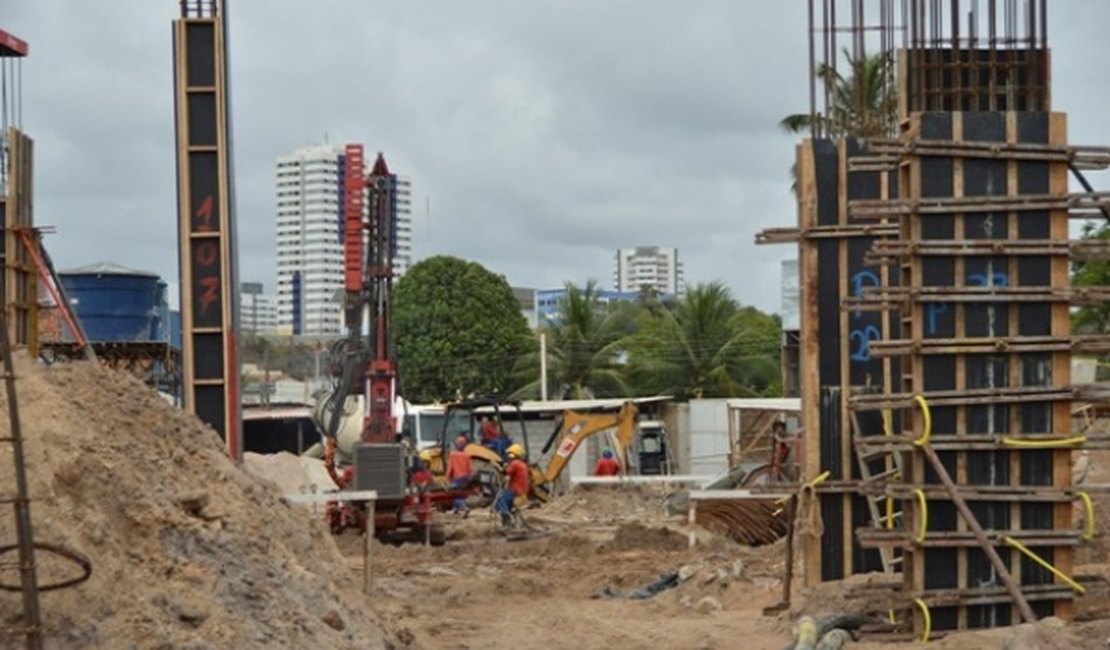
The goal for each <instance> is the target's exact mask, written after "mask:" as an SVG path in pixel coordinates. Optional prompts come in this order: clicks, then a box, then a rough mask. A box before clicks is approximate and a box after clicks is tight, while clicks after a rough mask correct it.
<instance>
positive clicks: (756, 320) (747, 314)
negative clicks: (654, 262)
mask: <svg viewBox="0 0 1110 650" xmlns="http://www.w3.org/2000/svg"><path fill="white" fill-rule="evenodd" d="M780 331H781V326H780V323H779V321H778V320H777V318H776V317H774V316H768V315H767V314H764V313H763V312H760V311H759V310H757V309H755V308H754V307H740V306H739V305H738V304H737V303H736V301H735V300H733V299H732V296H731V295H729V291H728V289H727V288H726V287H725V286H724V285H723V284H720V283H710V284H700V285H697V286H695V287H693V288H692V289H690V290H689V291H688V292H687V293H686V295H685V296H683V298H682V299H681V300H680V301H679V302H678V304H677V305H676V306H675V307H674V308H673V309H668V310H664V311H662V312H661V313H660V314H659V315H658V316H655V317H653V318H651V319H650V322H649V324H648V325H646V326H645V327H644V328H643V329H642V331H641V332H640V333H639V334H638V335H637V336H636V337H635V339H634V342H633V343H632V345H631V346H630V349H631V354H630V363H629V373H630V377H631V378H632V380H633V383H635V384H636V385H637V386H639V388H640V391H641V392H660V393H668V394H673V395H675V396H678V397H681V398H704V397H737V396H745V395H749V396H750V395H759V396H765V395H777V394H780V393H781V385H780V384H781V381H780V378H779V336H780Z"/></svg>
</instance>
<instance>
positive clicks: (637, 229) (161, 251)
mask: <svg viewBox="0 0 1110 650" xmlns="http://www.w3.org/2000/svg"><path fill="white" fill-rule="evenodd" d="M1050 4H1051V5H1053V6H1052V7H1051V9H1052V11H1053V13H1052V15H1051V16H1050V20H1049V23H1050V25H1049V36H1050V44H1051V45H1052V46H1053V78H1054V88H1053V104H1054V107H1055V108H1056V109H1057V110H1062V111H1066V112H1068V113H1069V115H1070V118H1069V121H1070V132H1071V140H1072V141H1073V142H1075V143H1082V144H1110V120H1108V119H1107V118H1108V115H1110V65H1108V64H1107V63H1106V62H1107V61H1108V60H1110V43H1108V42H1107V40H1106V37H1105V27H1106V25H1108V24H1110V2H1105V0H1068V2H1067V3H1050ZM177 13H178V3H177V2H176V1H175V0H114V1H113V2H91V1H78V0H65V1H63V0H0V29H5V30H7V31H10V32H12V33H13V34H15V35H17V36H19V37H21V38H23V39H24V40H26V41H28V42H29V43H30V46H31V56H30V58H29V59H28V60H27V61H26V62H25V63H24V65H23V73H24V82H23V106H24V120H23V123H24V127H25V129H26V130H27V131H28V132H29V133H30V134H31V135H32V136H33V137H34V138H35V142H36V151H35V153H36V170H35V181H36V185H35V191H36V196H35V200H36V203H35V206H36V221H37V222H38V223H39V224H48V225H53V226H56V227H57V234H55V235H51V236H50V237H49V239H48V240H47V245H48V246H49V249H50V251H51V254H52V255H53V256H54V258H55V261H56V263H57V264H58V265H59V266H60V267H62V268H66V267H72V266H79V265H83V264H87V263H91V262H96V261H114V262H117V263H120V264H124V265H126V266H131V267H135V268H141V269H147V270H152V271H155V272H157V273H159V274H161V275H162V276H163V277H164V278H166V279H167V280H168V281H170V282H175V281H176V276H177V266H176V254H177V248H176V221H175V219H176V217H175V209H176V208H175V201H176V196H175V190H174V188H175V176H174V174H175V170H174V125H173V81H172V60H171V32H170V25H171V21H172V20H173V19H174V18H175V17H176V15H177ZM229 15H230V19H231V25H230V30H231V34H230V42H231V83H232V101H233V115H232V119H233V128H234V137H235V150H234V165H235V175H236V176H235V180H236V184H237V192H238V196H237V200H238V214H237V219H238V231H239V262H240V276H241V279H243V280H257V281H262V282H264V283H265V284H266V285H267V290H268V291H272V290H273V288H274V282H275V277H276V271H275V268H274V254H273V250H274V241H275V232H274V221H275V213H274V181H273V175H274V158H275V157H276V156H278V155H281V154H284V153H288V152H290V151H292V150H294V149H296V148H298V147H301V146H304V145H309V144H315V143H319V142H322V141H323V140H324V138H325V136H326V137H327V138H329V139H330V141H332V142H337V143H343V142H362V143H365V144H366V146H367V149H368V152H369V153H371V154H372V152H374V151H376V150H381V151H383V152H384V153H385V155H386V158H387V160H388V161H389V162H390V165H391V167H392V169H393V170H394V171H396V172H399V173H402V174H407V175H409V176H411V177H412V179H413V221H414V240H415V244H414V247H415V253H416V256H417V258H421V257H425V256H428V255H433V254H439V253H448V254H452V255H457V256H460V257H464V258H467V259H471V260H475V261H478V262H480V263H482V264H483V265H485V266H486V267H488V268H490V269H491V270H493V271H495V272H497V273H501V274H504V275H505V276H506V277H507V278H508V280H509V282H510V283H512V284H513V285H517V286H532V287H538V288H550V287H556V286H560V285H561V284H562V283H563V282H564V281H566V280H570V281H574V282H577V283H583V282H585V281H586V280H588V279H590V278H596V279H597V280H599V281H600V282H601V284H602V285H603V286H606V287H609V286H611V285H612V281H613V279H612V275H613V264H614V262H613V258H614V253H615V250H616V249H617V248H619V247H630V246H636V245H660V246H675V247H678V249H679V255H680V257H681V259H682V260H683V262H684V264H685V267H686V279H687V282H688V283H689V284H694V283H698V282H708V281H712V280H721V281H723V282H725V283H726V284H727V285H728V286H729V287H730V288H731V290H732V293H733V296H734V297H736V298H737V299H738V300H740V301H741V302H743V303H746V304H754V305H756V306H758V307H759V308H761V309H764V310H768V311H775V312H777V311H778V310H779V282H780V273H779V265H780V262H781V261H782V260H783V259H785V258H787V257H792V256H793V252H792V249H791V247H785V246H758V247H757V246H755V245H754V243H753V238H754V236H755V233H756V232H758V231H759V230H761V229H762V228H766V227H771V226H783V225H790V224H792V223H794V220H795V213H794V212H795V211H794V205H793V201H792V197H791V194H790V192H789V180H788V175H787V170H788V168H789V166H790V164H791V160H792V157H793V148H794V144H795V142H796V140H797V138H796V137H795V136H791V135H788V134H785V133H783V132H781V131H780V130H779V129H778V127H777V122H778V120H779V119H780V118H781V117H782V116H783V115H785V114H788V113H792V112H799V111H804V110H806V109H807V108H808V99H807V98H808V81H807V72H806V66H807V62H806V56H807V55H806V22H805V21H806V16H805V2H804V0H775V1H771V0H763V1H761V2H757V1H755V0H745V1H741V0H717V1H712V2H710V1H701V0H666V1H663V0H660V1H656V2H646V1H644V0H604V1H596V0H595V1H590V2H587V1H585V0H527V1H521V0H515V1H514V0H471V1H450V2H449V1H445V0H439V1H434V2H433V1H430V0H429V1H423V2H422V1H418V0H417V1H414V0H408V1H402V2H397V1H395V2H389V3H385V2H379V1H369V0H316V1H314V2H306V1H304V0H234V2H233V4H232V5H231V9H230V14H229ZM1094 181H1095V182H1096V184H1097V185H1098V189H1108V187H1110V182H1107V181H1110V179H1104V178H1102V177H1095V179H1094Z"/></svg>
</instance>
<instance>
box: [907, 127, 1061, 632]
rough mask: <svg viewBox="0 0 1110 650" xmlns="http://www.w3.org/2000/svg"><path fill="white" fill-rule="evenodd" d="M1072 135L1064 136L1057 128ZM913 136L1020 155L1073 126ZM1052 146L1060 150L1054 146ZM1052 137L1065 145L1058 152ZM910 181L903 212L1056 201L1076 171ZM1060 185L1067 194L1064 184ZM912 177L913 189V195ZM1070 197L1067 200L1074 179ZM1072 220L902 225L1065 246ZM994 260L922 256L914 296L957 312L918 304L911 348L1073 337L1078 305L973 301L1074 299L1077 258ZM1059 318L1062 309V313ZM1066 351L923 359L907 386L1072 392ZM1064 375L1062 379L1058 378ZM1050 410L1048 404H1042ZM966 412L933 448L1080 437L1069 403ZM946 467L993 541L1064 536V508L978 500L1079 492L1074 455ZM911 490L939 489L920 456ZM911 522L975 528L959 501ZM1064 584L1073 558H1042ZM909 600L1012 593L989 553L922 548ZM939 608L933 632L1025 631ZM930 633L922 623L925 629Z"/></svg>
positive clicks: (977, 161) (924, 166)
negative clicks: (958, 441)
mask: <svg viewBox="0 0 1110 650" xmlns="http://www.w3.org/2000/svg"><path fill="white" fill-rule="evenodd" d="M1053 119H1057V120H1061V126H1060V128H1059V129H1057V131H1056V132H1055V133H1052V129H1051V128H1050V127H1051V124H1052V120H1053ZM907 132H908V133H913V134H915V136H914V137H915V138H917V139H919V140H944V141H951V140H957V141H959V140H962V141H969V142H1021V143H1038V144H1049V143H1051V144H1063V142H1061V141H1059V140H1060V139H1062V137H1063V134H1062V116H1056V117H1055V118H1054V117H1053V116H1052V115H1050V114H1048V113H1001V112H980V113H921V114H916V115H914V116H912V117H911V120H910V127H909V129H908V131H907ZM1050 136H1051V137H1050ZM1054 138H1055V140H1056V141H1054ZM903 165H904V167H903V168H904V169H907V170H908V172H906V173H908V174H909V176H903V188H904V190H905V191H903V193H902V194H901V197H902V198H903V199H913V200H916V199H921V200H927V199H946V198H951V197H955V198H960V197H989V196H999V197H1006V196H1015V195H1023V194H1041V195H1043V194H1048V193H1050V192H1052V191H1061V189H1060V184H1059V178H1058V177H1059V175H1060V174H1061V173H1063V174H1066V167H1063V165H1064V163H1053V164H1051V165H1050V164H1049V163H1046V162H1040V161H1027V160H1005V159H991V158H971V157H968V158H960V159H957V158H948V157H937V156H930V157H916V156H913V155H912V154H911V155H910V156H909V160H908V161H905V160H904V161H903ZM1053 174H1056V175H1057V180H1056V182H1055V183H1053V182H1052V180H1053V177H1052V175H1053ZM907 178H910V179H912V180H911V181H910V182H906V180H907ZM1064 188H1065V191H1066V179H1065V184H1064ZM1066 224H1067V212H1066V211H1065V210H1054V211H1014V212H957V211H955V210H953V211H952V212H950V213H946V214H922V213H919V212H915V211H911V212H910V213H908V214H907V215H905V216H904V217H903V222H902V227H901V236H902V238H903V239H908V240H911V241H921V242H925V241H929V240H938V241H949V240H952V241H955V242H959V241H967V240H989V241H993V242H998V243H1000V244H1004V243H1005V242H1010V241H1019V240H1024V239H1038V240H1044V239H1050V238H1052V237H1053V236H1054V235H1055V236H1059V235H1060V233H1064V236H1065V237H1066V230H1067V229H1066ZM998 250H999V251H1000V252H999V253H998V254H993V255H980V256H977V255H932V254H930V255H917V254H912V253H911V254H910V256H909V257H908V258H906V259H905V260H904V263H903V278H902V279H903V282H904V283H905V284H906V285H909V286H912V287H926V288H930V289H938V288H939V289H943V290H945V291H947V292H948V294H947V295H951V296H953V300H952V301H951V302H945V301H944V298H946V297H947V295H946V296H942V297H941V298H940V299H938V301H931V300H930V301H926V300H923V299H922V300H917V299H913V300H911V302H912V307H911V314H912V316H911V317H910V318H909V319H907V321H905V322H904V327H903V333H902V336H903V338H905V339H917V338H919V339H925V340H927V339H958V340H965V341H966V340H969V339H980V340H982V339H988V340H990V339H999V338H1002V337H1023V336H1067V335H1068V331H1067V327H1066V321H1067V319H1066V311H1067V305H1066V303H1064V304H1060V303H1052V302H1048V301H1045V302H1018V301H1012V302H1006V301H986V300H984V301H982V302H975V301H974V299H969V298H966V297H963V299H956V297H958V296H962V294H961V292H962V291H963V290H967V289H971V288H982V287H986V288H988V290H989V289H990V288H1000V289H1002V288H1005V289H1007V290H1010V289H1015V290H1016V289H1020V288H1026V287H1028V288H1037V289H1043V288H1045V287H1060V288H1063V287H1066V286H1067V282H1068V277H1067V272H1066V271H1067V268H1066V267H1067V258H1066V254H1064V255H1063V257H1062V259H1059V258H1052V257H1049V256H1029V255H1017V254H1008V253H1007V252H1006V249H1005V247H1004V246H1003V247H1000V248H998ZM1061 310H1063V311H1062V312H1061ZM1068 356H1069V353H1067V352H1035V351H1034V352H1012V351H1011V352H1007V351H1005V349H1003V350H1000V351H998V352H997V353H991V354H981V353H960V354H956V353H949V354H922V353H920V352H915V353H913V354H912V355H911V356H910V357H907V358H905V359H904V365H905V367H906V368H907V375H906V376H905V377H904V382H903V386H902V390H903V392H904V393H910V394H918V395H924V396H926V397H928V396H929V395H931V394H936V393H938V392H943V393H947V394H949V395H951V394H957V395H959V394H962V393H963V392H964V391H992V392H1001V393H1005V391H1007V390H1010V389H1026V388H1035V387H1052V386H1066V385H1067V383H1068V382H1069V379H1070V378H1069V377H1068V376H1066V375H1067V373H1066V371H1063V372H1061V369H1062V368H1066V367H1067V364H1068V363H1069V359H1068ZM1054 369H1055V372H1054ZM1039 399H1040V400H1043V401H1038V400H1039ZM954 401H955V403H953V404H949V405H945V406H936V407H933V408H931V409H930V410H931V415H932V435H933V436H957V437H958V436H961V435H974V436H978V437H981V436H989V437H994V438H999V439H1002V438H1007V437H1014V436H1019V437H1020V436H1023V435H1029V434H1060V435H1066V434H1068V433H1069V432H1070V428H1071V423H1070V416H1068V415H1067V413H1068V412H1069V408H1070V404H1068V403H1066V402H1062V401H1061V400H1060V399H1058V398H1053V399H1051V400H1049V399H1048V398H1038V397H1036V396H1033V397H1030V398H1028V399H1022V400H1009V401H1007V400H1006V399H1001V398H1000V399H998V400H996V401H992V402H988V403H972V402H971V400H968V401H967V403H961V402H960V400H959V399H958V398H957V399H956V400H954ZM906 422H912V423H913V425H912V426H911V427H909V428H910V432H911V433H912V435H914V436H915V437H916V436H919V435H921V433H922V431H921V428H922V427H921V418H920V417H917V418H913V417H907V418H906ZM937 455H938V457H939V458H940V460H941V462H942V463H943V465H944V466H945V468H946V470H947V471H948V473H949V474H950V476H951V477H952V478H953V479H954V481H955V483H956V484H957V485H959V486H960V488H961V490H964V491H966V493H967V495H968V496H967V497H966V500H967V501H968V505H969V507H970V509H971V511H972V512H973V514H974V515H975V518H976V519H977V520H978V521H979V523H980V524H981V525H982V527H983V528H984V529H987V530H991V531H1032V530H1037V531H1053V530H1056V529H1055V525H1056V523H1057V522H1059V521H1061V520H1062V518H1061V517H1060V513H1061V512H1062V511H1061V508H1067V507H1070V506H1068V505H1066V504H1065V503H1054V502H1030V503H1018V502H1017V501H1016V499H1015V500H1014V501H999V500H987V499H982V498H980V499H979V500H976V498H975V492H974V489H975V488H977V487H987V486H990V487H996V488H998V487H1001V488H1005V489H1009V488H1013V489H1014V490H1017V489H1019V488H1028V487H1036V486H1044V487H1055V488H1060V487H1063V486H1066V485H1067V483H1068V482H1070V475H1068V476H1066V477H1065V476H1063V475H1062V473H1061V472H1060V468H1061V467H1065V466H1067V465H1068V464H1070V463H1069V461H1068V460H1067V459H1068V456H1069V454H1068V452H1067V451H1063V450H1060V449H1055V450H1051V449H1050V450H1041V449H1015V448H1012V447H1001V446H1000V448H999V449H998V450H991V451H976V450H971V449H968V450H958V449H957V450H955V451H939V452H937ZM907 480H908V482H910V483H912V484H915V485H919V484H924V485H938V484H939V483H940V480H939V477H938V476H937V475H936V473H935V472H934V471H933V470H932V467H931V466H929V465H928V464H927V463H926V462H925V460H924V458H923V457H922V456H921V455H920V454H916V455H915V456H914V458H913V461H912V463H911V464H910V469H909V470H908V477H907ZM907 506H909V507H910V508H911V509H913V510H914V512H913V516H912V517H911V518H910V519H909V521H913V522H920V521H921V519H922V518H924V519H925V520H926V521H927V531H928V535H936V536H943V535H944V534H945V533H966V532H967V531H968V530H969V528H968V526H967V524H966V522H964V521H963V520H962V518H961V517H959V516H958V515H957V512H956V508H955V506H954V504H953V502H952V501H950V500H946V499H934V500H930V501H929V502H928V508H927V509H926V512H921V511H920V508H917V507H916V505H915V504H913V503H907ZM997 550H998V552H999V555H1000V556H1001V558H1002V560H1003V562H1004V563H1005V564H1006V565H1007V568H1008V570H1009V571H1010V573H1011V574H1012V575H1013V576H1014V578H1015V580H1016V581H1017V582H1018V583H1019V584H1020V585H1022V586H1031V585H1043V584H1049V583H1052V582H1054V577H1053V576H1052V574H1051V573H1049V572H1048V571H1046V570H1045V569H1043V568H1041V567H1040V566H1039V565H1037V564H1036V563H1034V562H1033V561H1031V560H1029V559H1028V558H1025V557H1024V556H1022V555H1021V554H1019V553H1018V552H1017V551H1015V550H1012V549H1010V548H1008V547H1006V546H999V547H997ZM1033 550H1034V551H1035V552H1036V553H1037V554H1038V555H1040V556H1041V557H1042V558H1044V559H1045V560H1047V561H1048V562H1050V563H1054V564H1057V565H1058V566H1059V567H1061V568H1062V569H1063V570H1065V572H1066V571H1067V569H1070V564H1071V559H1070V554H1071V550H1070V547H1058V548H1053V547H1039V548H1034V549H1033ZM906 551H907V553H908V557H907V562H906V566H907V569H906V575H905V582H906V591H907V592H909V593H915V594H925V596H924V600H925V601H928V600H929V598H928V594H929V592H940V591H945V592H952V591H953V590H955V591H966V590H969V589H975V588H982V587H988V586H995V587H1001V586H1002V582H1001V580H1000V579H999V577H998V575H997V574H996V571H995V569H994V567H993V566H992V565H991V563H990V562H989V561H988V559H987V556H986V554H985V553H984V551H983V550H982V549H980V548H978V547H976V546H967V545H964V546H957V547H952V548H936V547H929V546H926V547H921V546H915V545H911V546H909V547H907V549H906ZM952 602H956V603H957V604H938V605H937V606H934V607H932V608H931V616H932V626H933V629H935V630H948V629H957V628H958V629H964V628H987V627H994V626H997V625H1008V624H1011V623H1016V622H1019V621H1018V612H1017V610H1016V608H1015V607H1014V605H1013V603H1011V602H1001V603H991V604H983V605H963V604H958V601H952V600H951V599H949V600H947V601H945V603H952ZM1031 605H1032V607H1033V609H1034V612H1035V613H1036V614H1037V615H1038V616H1046V615H1053V614H1055V615H1063V616H1066V615H1068V613H1070V601H1067V600H1043V601H1033V602H1031ZM918 627H919V628H920V621H919V622H918Z"/></svg>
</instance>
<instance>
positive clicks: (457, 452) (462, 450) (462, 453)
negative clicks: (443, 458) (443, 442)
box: [447, 436, 473, 514]
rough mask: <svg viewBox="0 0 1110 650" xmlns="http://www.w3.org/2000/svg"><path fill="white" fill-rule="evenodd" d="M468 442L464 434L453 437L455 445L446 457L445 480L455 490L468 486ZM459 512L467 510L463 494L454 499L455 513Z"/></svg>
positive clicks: (471, 470)
mask: <svg viewBox="0 0 1110 650" xmlns="http://www.w3.org/2000/svg"><path fill="white" fill-rule="evenodd" d="M469 443H470V441H469V440H467V439H466V436H459V437H458V438H456V439H455V447H454V449H452V450H451V455H449V456H448V457H447V480H448V481H449V482H450V483H451V487H452V488H453V489H455V490H459V491H462V490H465V489H467V488H468V487H470V475H471V473H472V472H473V468H472V467H471V464H470V456H468V455H467V453H466V446H467V444H469ZM460 512H461V513H463V514H466V512H467V508H466V497H464V496H460V497H458V498H456V499H455V514H458V513H460Z"/></svg>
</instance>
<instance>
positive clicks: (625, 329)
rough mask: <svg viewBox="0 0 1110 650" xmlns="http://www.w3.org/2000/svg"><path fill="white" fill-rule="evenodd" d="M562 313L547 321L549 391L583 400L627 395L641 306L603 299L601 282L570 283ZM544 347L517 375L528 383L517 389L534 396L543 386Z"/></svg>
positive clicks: (528, 356) (527, 356)
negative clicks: (632, 339) (630, 344)
mask: <svg viewBox="0 0 1110 650" xmlns="http://www.w3.org/2000/svg"><path fill="white" fill-rule="evenodd" d="M566 290H567V291H566V293H567V295H566V298H564V299H563V301H562V302H561V304H560V305H559V307H560V309H559V315H558V317H557V318H556V319H554V322H552V323H551V324H549V325H547V326H545V327H544V328H543V330H542V334H543V335H544V336H545V337H546V340H547V378H548V396H549V397H552V398H558V397H567V398H571V399H581V398H588V397H608V396H620V395H628V394H629V388H628V384H627V383H626V381H625V377H624V373H625V358H626V356H627V354H626V345H627V341H628V338H629V335H630V334H631V333H632V331H633V328H634V324H635V312H636V311H637V309H638V308H637V306H636V305H634V304H627V303H615V304H602V302H601V301H600V299H599V293H600V292H599V289H598V287H597V283H596V282H595V281H593V280H591V281H590V282H589V283H587V284H586V286H585V287H583V288H579V287H577V286H575V285H574V284H571V283H569V282H568V283H567V284H566ZM539 367H540V358H539V347H538V345H534V346H533V348H532V350H531V351H529V352H528V353H527V354H525V355H524V356H523V357H522V358H521V359H520V361H519V362H518V365H517V369H518V376H520V377H522V378H524V379H525V380H526V381H528V383H527V384H526V385H525V386H524V388H522V389H521V390H520V391H519V393H518V394H520V395H522V396H528V397H535V396H538V395H539V393H540V388H539Z"/></svg>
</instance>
